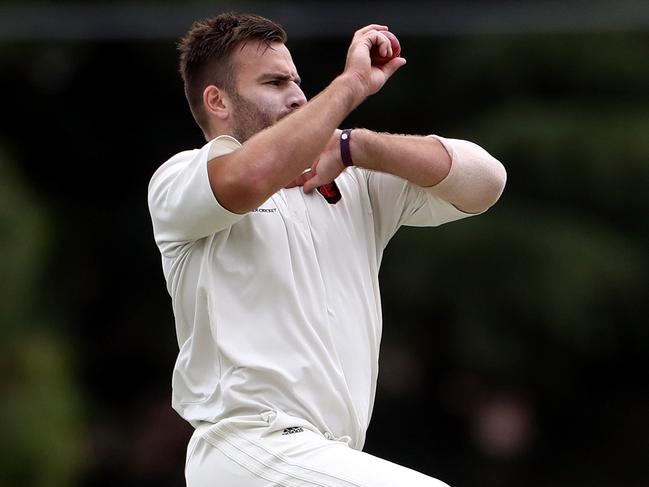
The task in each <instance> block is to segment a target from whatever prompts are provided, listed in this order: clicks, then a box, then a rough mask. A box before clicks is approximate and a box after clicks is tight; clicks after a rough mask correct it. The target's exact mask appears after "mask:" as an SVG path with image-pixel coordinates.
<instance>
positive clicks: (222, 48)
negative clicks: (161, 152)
mask: <svg viewBox="0 0 649 487" xmlns="http://www.w3.org/2000/svg"><path fill="white" fill-rule="evenodd" d="M286 39H287V36H286V32H285V31H284V29H283V28H282V26H281V25H279V24H278V23H276V22H273V21H272V20H269V19H267V18H264V17H261V16H259V15H252V14H240V13H235V12H227V13H223V14H220V15H217V16H216V17H210V18H207V19H204V20H200V21H196V22H194V23H193V24H192V26H191V28H190V29H189V31H188V32H187V34H186V35H185V37H183V38H182V39H180V41H179V43H178V51H179V52H180V69H179V70H180V75H181V76H182V79H183V83H184V85H185V96H186V97H187V101H188V102H189V108H190V109H191V111H192V115H194V119H195V120H196V123H198V125H199V127H201V129H202V130H203V132H204V133H206V134H207V132H208V119H207V116H206V114H205V110H203V91H204V90H205V88H206V87H207V86H210V85H214V86H217V87H219V88H222V89H224V90H225V91H227V92H229V93H232V92H234V91H235V90H236V79H235V76H234V66H233V64H232V59H231V58H232V52H233V51H234V49H235V48H237V47H243V46H244V45H245V44H246V43H247V42H249V41H251V40H258V41H262V42H265V43H266V45H270V44H271V43H273V42H281V43H286Z"/></svg>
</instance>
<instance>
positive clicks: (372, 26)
mask: <svg viewBox="0 0 649 487" xmlns="http://www.w3.org/2000/svg"><path fill="white" fill-rule="evenodd" d="M371 30H389V29H388V26H387V25H380V24H370V25H366V26H365V27H363V28H362V29H358V30H357V31H356V34H355V35H363V34H366V33H368V32H369V31H371Z"/></svg>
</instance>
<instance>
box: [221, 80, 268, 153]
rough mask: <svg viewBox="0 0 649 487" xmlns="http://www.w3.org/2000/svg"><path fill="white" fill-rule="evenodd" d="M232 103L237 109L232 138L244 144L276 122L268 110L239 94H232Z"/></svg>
mask: <svg viewBox="0 0 649 487" xmlns="http://www.w3.org/2000/svg"><path fill="white" fill-rule="evenodd" d="M232 101H233V102H234V106H235V109H234V111H233V113H232V122H231V127H230V128H231V131H232V136H233V137H234V138H235V139H237V140H238V141H239V142H241V143H242V144H243V143H244V142H245V141H246V140H248V139H249V138H250V137H252V136H253V135H255V134H256V133H258V132H261V131H262V130H264V129H265V128H267V127H270V126H271V125H273V124H274V123H275V122H276V120H275V118H274V117H273V116H272V115H271V113H270V111H269V110H268V109H265V107H263V106H260V105H257V104H255V103H253V102H251V101H249V100H247V99H245V98H244V97H242V96H241V95H240V94H239V93H236V92H235V93H233V94H232Z"/></svg>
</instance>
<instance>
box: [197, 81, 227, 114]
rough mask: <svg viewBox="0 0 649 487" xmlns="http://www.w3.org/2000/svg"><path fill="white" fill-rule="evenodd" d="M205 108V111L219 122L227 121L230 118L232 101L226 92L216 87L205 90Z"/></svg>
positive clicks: (212, 86)
mask: <svg viewBox="0 0 649 487" xmlns="http://www.w3.org/2000/svg"><path fill="white" fill-rule="evenodd" d="M203 106H204V107H205V111H206V112H207V113H208V114H209V115H210V116H214V117H216V118H218V119H219V120H227V118H228V117H229V116H230V99H229V98H228V96H227V94H226V93H225V91H223V90H222V89H220V88H217V87H216V86H214V85H209V86H207V87H205V89H204V90H203Z"/></svg>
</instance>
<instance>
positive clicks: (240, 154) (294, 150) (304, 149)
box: [208, 75, 363, 213]
mask: <svg viewBox="0 0 649 487" xmlns="http://www.w3.org/2000/svg"><path fill="white" fill-rule="evenodd" d="M362 99H363V96H362V94H361V90H359V89H358V87H357V86H355V84H354V81H353V80H352V79H350V77H348V76H344V75H341V76H339V77H338V78H336V79H335V80H334V81H333V82H332V83H331V84H330V85H329V86H328V87H327V88H326V89H325V90H323V91H322V92H321V93H320V94H319V95H318V96H316V97H315V98H313V99H312V100H311V101H309V102H308V103H307V104H305V105H304V106H303V107H301V108H300V109H298V110H296V111H295V112H294V113H292V114H291V115H289V116H287V117H285V118H284V119H282V120H281V121H280V122H278V123H277V124H275V125H273V126H271V127H269V128H267V129H266V130H263V131H261V132H259V133H258V134H256V135H254V136H253V137H251V138H250V139H249V140H248V141H247V142H246V143H245V144H244V145H243V146H242V148H241V149H240V150H238V151H235V152H234V153H232V154H231V155H230V156H229V157H227V158H223V159H222V160H219V161H211V162H214V163H213V164H212V163H211V164H210V165H209V166H208V168H209V169H208V170H209V172H210V183H211V185H212V190H213V192H214V194H215V195H218V199H219V201H220V203H221V204H222V205H223V206H225V207H226V208H228V209H229V210H231V211H233V212H235V213H244V212H246V211H249V210H251V209H253V208H255V207H256V206H258V205H259V204H261V203H263V202H264V201H266V200H267V199H268V198H269V197H270V196H271V195H272V194H273V193H275V192H277V191H278V190H279V189H281V188H282V187H284V186H285V185H286V184H288V183H289V182H290V181H291V180H293V179H294V178H296V177H297V176H298V175H299V174H300V173H302V171H304V170H305V169H306V168H308V167H310V166H311V165H312V164H313V162H314V161H315V160H316V159H317V158H318V156H319V155H320V153H321V152H322V151H323V149H324V147H325V145H326V144H327V143H328V142H329V140H330V138H331V134H332V133H333V132H334V130H335V129H336V127H337V126H338V125H339V124H340V123H341V122H342V120H343V119H344V118H345V117H346V116H347V115H348V114H349V113H350V112H351V111H352V110H353V109H354V108H355V107H356V106H357V105H358V104H359V103H360V102H361V101H362Z"/></svg>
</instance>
